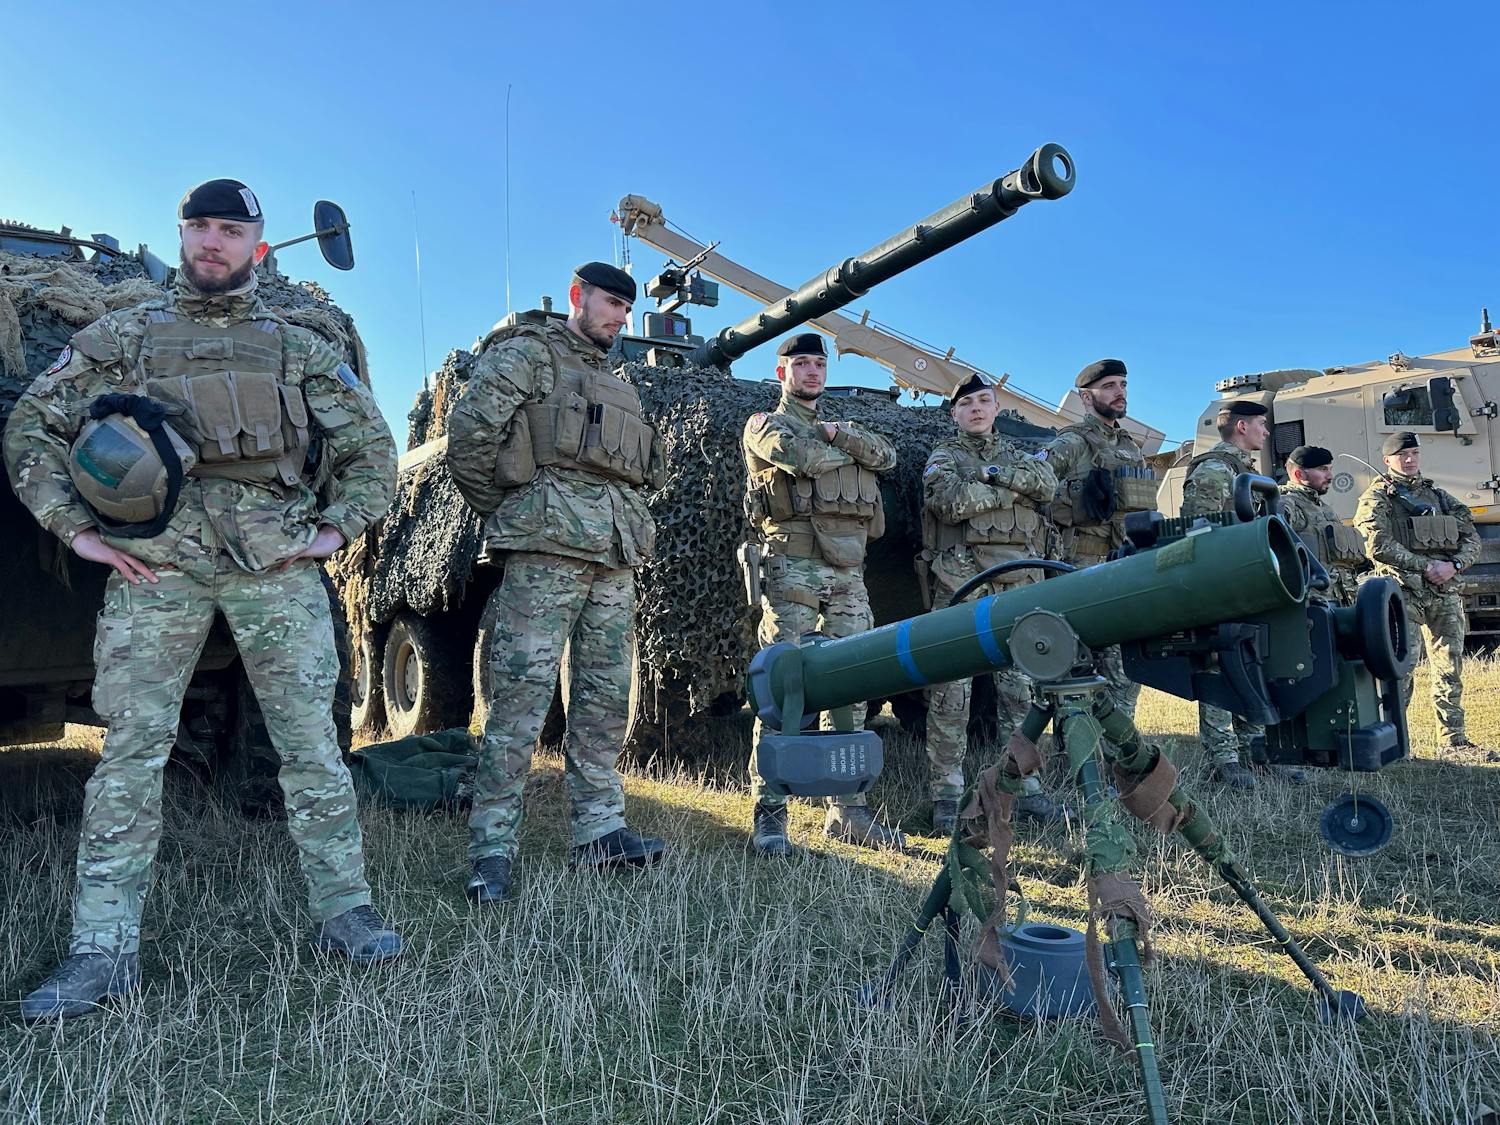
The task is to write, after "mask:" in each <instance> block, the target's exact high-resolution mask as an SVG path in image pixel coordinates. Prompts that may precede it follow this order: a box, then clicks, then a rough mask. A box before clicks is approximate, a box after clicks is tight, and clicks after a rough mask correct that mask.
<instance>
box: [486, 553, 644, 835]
mask: <svg viewBox="0 0 1500 1125" xmlns="http://www.w3.org/2000/svg"><path fill="white" fill-rule="evenodd" d="M496 596H497V597H498V598H499V599H500V613H499V616H498V617H497V618H496V621H495V634H494V643H493V646H492V647H491V649H490V652H489V661H490V670H491V674H492V680H491V682H492V683H493V684H494V698H492V699H491V700H490V712H489V718H488V719H487V720H486V722H485V725H484V737H483V738H482V739H481V740H480V743H479V769H478V772H477V773H476V775H475V778H474V808H473V811H472V813H471V814H470V816H469V856H470V858H471V859H475V860H478V859H484V858H486V857H489V856H506V857H511V856H514V855H515V851H516V832H517V830H518V829H519V828H520V826H521V818H522V815H523V813H524V811H525V810H524V807H523V801H522V793H523V790H524V789H525V785H526V775H527V774H528V773H529V772H530V770H531V755H532V752H533V751H534V750H535V749H536V743H537V739H538V738H539V737H540V736H541V733H542V724H543V723H544V722H545V721H546V719H547V709H548V708H549V707H550V706H551V705H552V695H553V692H554V691H555V690H556V688H557V682H558V674H559V672H560V673H561V675H562V698H563V707H564V709H565V710H566V712H567V716H568V728H567V734H566V736H565V737H564V739H563V751H564V754H565V755H566V758H567V771H568V797H569V799H570V801H571V804H572V822H573V843H574V845H575V846H580V845H583V844H589V843H592V842H593V841H595V840H597V839H599V838H600V837H602V836H607V835H609V834H610V833H611V832H613V831H615V830H616V829H617V828H624V827H625V790H624V787H623V786H622V785H621V782H620V775H619V773H618V772H617V771H616V769H615V762H616V760H617V759H618V758H619V756H620V746H621V744H622V743H623V742H624V740H625V730H626V726H627V724H628V723H629V720H630V677H631V665H632V663H633V658H634V654H635V572H634V571H632V570H628V569H623V570H616V569H611V568H610V567H607V566H604V565H602V564H600V563H591V562H584V561H582V560H581V559H572V558H567V557H565V556H562V555H549V554H540V553H535V552H530V551H516V552H513V553H512V554H510V555H507V556H506V560H505V577H504V579H503V580H502V581H501V584H500V589H499V590H498V591H497V592H496Z"/></svg>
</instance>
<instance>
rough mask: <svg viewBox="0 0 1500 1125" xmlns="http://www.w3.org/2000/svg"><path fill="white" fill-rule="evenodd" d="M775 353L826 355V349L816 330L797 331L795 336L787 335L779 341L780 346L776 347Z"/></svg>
mask: <svg viewBox="0 0 1500 1125" xmlns="http://www.w3.org/2000/svg"><path fill="white" fill-rule="evenodd" d="M776 354H777V355H783V356H784V355H827V354H828V349H827V348H826V347H824V346H823V337H822V336H820V335H818V334H817V333H816V332H799V333H797V335H795V336H789V337H787V338H786V339H785V340H783V341H782V342H781V347H779V348H777V349H776Z"/></svg>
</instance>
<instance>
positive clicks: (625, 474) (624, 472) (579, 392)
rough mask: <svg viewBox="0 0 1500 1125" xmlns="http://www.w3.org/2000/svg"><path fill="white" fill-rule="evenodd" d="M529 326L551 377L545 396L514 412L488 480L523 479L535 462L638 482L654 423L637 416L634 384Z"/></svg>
mask: <svg viewBox="0 0 1500 1125" xmlns="http://www.w3.org/2000/svg"><path fill="white" fill-rule="evenodd" d="M531 334H532V335H533V338H535V339H540V340H541V341H542V342H543V343H545V344H546V345H547V347H548V349H549V350H550V351H551V353H552V359H553V363H554V364H555V367H556V379H555V381H554V383H553V387H552V392H551V393H550V394H549V395H547V397H546V398H544V399H542V400H541V401H540V402H528V403H525V404H523V405H522V407H521V408H520V410H518V411H517V412H516V415H515V418H514V419H513V420H512V422H511V426H510V432H509V434H508V435H507V439H506V441H505V442H504V443H503V444H502V445H501V448H500V451H499V455H498V456H497V458H496V462H495V483H496V484H498V485H500V486H502V487H515V486H518V485H523V484H529V483H530V482H531V481H532V479H533V478H535V476H536V471H537V469H539V468H541V467H543V466H546V465H558V466H562V467H565V468H574V469H586V470H588V471H589V472H594V473H599V474H601V475H603V476H607V477H613V478H615V479H617V480H622V481H625V482H626V483H627V484H644V483H645V481H646V477H647V474H648V473H649V472H650V468H651V450H652V447H653V445H654V444H655V441H656V431H655V430H654V429H652V427H651V426H650V425H648V424H647V423H646V422H645V421H644V420H643V419H642V417H641V396H640V392H639V391H637V390H636V388H635V387H634V386H633V385H632V384H630V383H627V382H626V381H625V380H624V379H620V378H617V377H615V376H614V375H611V374H607V373H603V372H598V371H594V370H593V369H591V368H590V367H588V365H586V364H585V363H583V361H582V360H580V359H579V358H578V357H577V356H576V355H574V354H573V353H572V352H569V351H567V350H566V349H563V348H558V347H554V346H553V345H552V343H551V341H550V340H547V339H546V337H545V335H543V334H541V333H531Z"/></svg>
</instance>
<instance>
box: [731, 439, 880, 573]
mask: <svg viewBox="0 0 1500 1125" xmlns="http://www.w3.org/2000/svg"><path fill="white" fill-rule="evenodd" d="M745 460H746V467H747V469H748V470H749V475H750V483H749V488H748V489H747V490H746V506H747V509H748V514H749V516H750V520H751V522H752V523H753V524H754V525H755V527H756V530H757V531H759V532H760V534H761V536H762V537H763V538H764V539H765V540H766V542H767V544H769V545H771V546H772V547H773V548H774V549H776V550H777V551H779V552H780V553H782V554H786V555H791V556H793V557H795V558H821V559H824V560H825V561H827V562H830V563H832V564H833V565H834V566H858V565H859V564H860V563H861V562H862V561H863V560H864V557H865V547H866V546H867V545H868V543H869V541H870V540H872V539H879V538H880V537H881V536H882V535H883V534H885V506H884V505H883V504H882V503H881V499H880V478H879V477H877V476H876V475H875V473H874V471H873V470H871V469H867V468H865V467H864V466H863V465H861V464H858V463H857V462H856V463H853V464H849V465H840V466H839V467H838V468H837V469H830V470H828V471H827V472H826V473H820V474H819V475H818V476H815V477H801V476H794V475H793V474H791V473H788V472H786V471H785V470H783V469H779V468H777V467H776V466H775V465H772V464H770V463H769V462H766V461H762V460H761V459H760V458H759V457H756V456H755V455H754V454H752V453H751V452H750V451H749V450H746V451H745Z"/></svg>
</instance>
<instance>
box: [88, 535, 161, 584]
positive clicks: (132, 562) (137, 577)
mask: <svg viewBox="0 0 1500 1125" xmlns="http://www.w3.org/2000/svg"><path fill="white" fill-rule="evenodd" d="M73 553H74V554H75V555H77V556H78V557H79V558H81V559H88V560H89V562H96V563H103V564H104V565H105V566H112V567H114V568H115V569H116V570H118V571H119V572H120V574H121V575H122V576H123V577H124V578H125V579H127V580H128V581H129V582H130V584H131V585H132V586H139V585H140V584H141V579H142V578H144V579H145V580H146V581H147V582H155V581H156V574H155V572H154V571H152V569H151V568H150V567H149V566H147V565H146V564H145V563H143V562H141V560H140V559H138V558H136V557H135V556H134V555H127V554H126V553H125V552H124V551H119V550H116V549H115V548H114V547H111V546H109V545H108V544H106V543H105V542H104V540H103V539H100V538H99V533H98V532H97V531H96V530H94V529H93V528H92V527H91V528H89V529H88V530H87V531H80V532H79V533H78V534H77V535H75V536H74V537H73Z"/></svg>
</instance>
